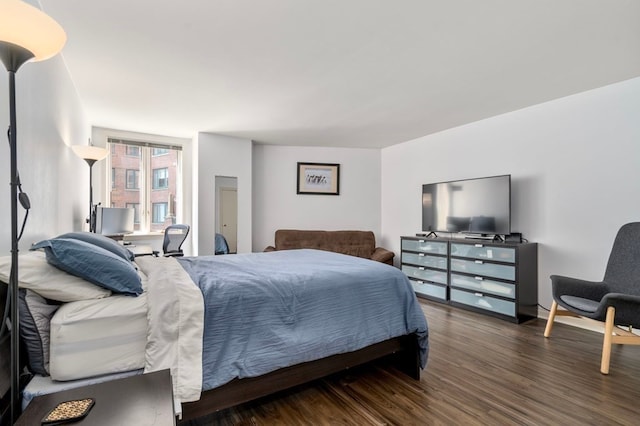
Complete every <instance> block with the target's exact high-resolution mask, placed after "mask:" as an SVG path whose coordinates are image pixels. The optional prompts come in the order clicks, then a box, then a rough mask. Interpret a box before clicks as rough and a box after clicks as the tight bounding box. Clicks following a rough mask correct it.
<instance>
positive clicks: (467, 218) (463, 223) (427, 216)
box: [422, 175, 511, 235]
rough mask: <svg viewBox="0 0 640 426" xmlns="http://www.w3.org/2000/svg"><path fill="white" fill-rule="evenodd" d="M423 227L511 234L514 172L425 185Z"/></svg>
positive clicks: (460, 231)
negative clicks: (512, 179)
mask: <svg viewBox="0 0 640 426" xmlns="http://www.w3.org/2000/svg"><path fill="white" fill-rule="evenodd" d="M422 230H423V232H451V233H468V234H483V235H509V234H511V175H501V176H490V177H483V178H477V179H465V180H457V181H450V182H438V183H428V184H425V185H422Z"/></svg>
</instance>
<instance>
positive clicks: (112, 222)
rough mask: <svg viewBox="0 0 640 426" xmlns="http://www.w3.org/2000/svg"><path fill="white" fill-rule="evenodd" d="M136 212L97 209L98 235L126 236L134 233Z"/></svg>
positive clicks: (119, 209) (123, 209) (107, 208)
mask: <svg viewBox="0 0 640 426" xmlns="http://www.w3.org/2000/svg"><path fill="white" fill-rule="evenodd" d="M134 213H135V210H134V209H132V208H121V207H100V206H97V207H96V233H97V234H102V235H125V234H130V233H132V232H133V229H134V228H133V226H134V224H133V219H134Z"/></svg>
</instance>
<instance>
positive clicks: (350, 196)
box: [253, 145, 384, 251]
mask: <svg viewBox="0 0 640 426" xmlns="http://www.w3.org/2000/svg"><path fill="white" fill-rule="evenodd" d="M298 162H309V163H339V164H340V195H338V196H335V195H298V194H296V176H297V163H298ZM253 188H254V194H253V206H254V215H253V251H262V250H264V248H265V247H267V246H268V245H273V243H274V240H273V237H274V232H275V231H276V230H278V229H281V228H285V229H322V230H342V229H354V230H370V231H373V232H374V233H375V234H376V242H377V243H378V245H384V241H383V240H381V238H380V150H378V149H352V148H321V147H293V146H274V145H255V146H254V148H253Z"/></svg>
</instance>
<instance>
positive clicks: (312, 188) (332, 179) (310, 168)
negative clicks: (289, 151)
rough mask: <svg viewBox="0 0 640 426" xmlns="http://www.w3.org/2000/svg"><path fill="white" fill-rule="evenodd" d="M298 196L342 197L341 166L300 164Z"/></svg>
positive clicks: (332, 164)
mask: <svg viewBox="0 0 640 426" xmlns="http://www.w3.org/2000/svg"><path fill="white" fill-rule="evenodd" d="M297 181H298V184H297V190H296V193H297V194H313V195H340V164H334V163H301V162H299V163H298V175H297Z"/></svg>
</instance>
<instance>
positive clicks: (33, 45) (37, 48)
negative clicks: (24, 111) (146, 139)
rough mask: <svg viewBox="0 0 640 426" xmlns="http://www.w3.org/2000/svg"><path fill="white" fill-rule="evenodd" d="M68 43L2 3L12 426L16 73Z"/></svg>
mask: <svg viewBox="0 0 640 426" xmlns="http://www.w3.org/2000/svg"><path fill="white" fill-rule="evenodd" d="M66 39H67V36H66V34H65V32H64V30H63V29H62V27H61V26H60V25H58V23H57V22H55V21H54V20H53V19H51V18H50V17H49V16H47V15H46V14H44V13H43V12H42V11H41V10H40V9H38V8H36V7H33V6H31V5H29V4H27V3H24V2H22V1H19V0H1V1H0V59H1V60H2V63H3V64H4V66H5V68H6V69H7V71H8V73H9V146H10V148H9V149H10V162H11V168H10V179H11V275H10V278H9V281H10V282H9V293H10V304H11V305H10V310H11V312H10V317H11V423H12V424H13V423H14V422H15V421H16V420H17V418H18V415H19V414H20V382H19V379H20V352H19V346H20V340H19V327H18V324H19V319H20V318H19V316H18V185H19V176H18V156H17V152H16V151H17V128H16V80H15V77H16V72H18V69H19V68H20V66H22V65H23V64H24V63H25V62H27V61H29V60H33V61H42V60H45V59H49V58H50V57H52V56H55V55H56V54H57V53H58V52H60V50H62V46H64V43H65V41H66Z"/></svg>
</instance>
